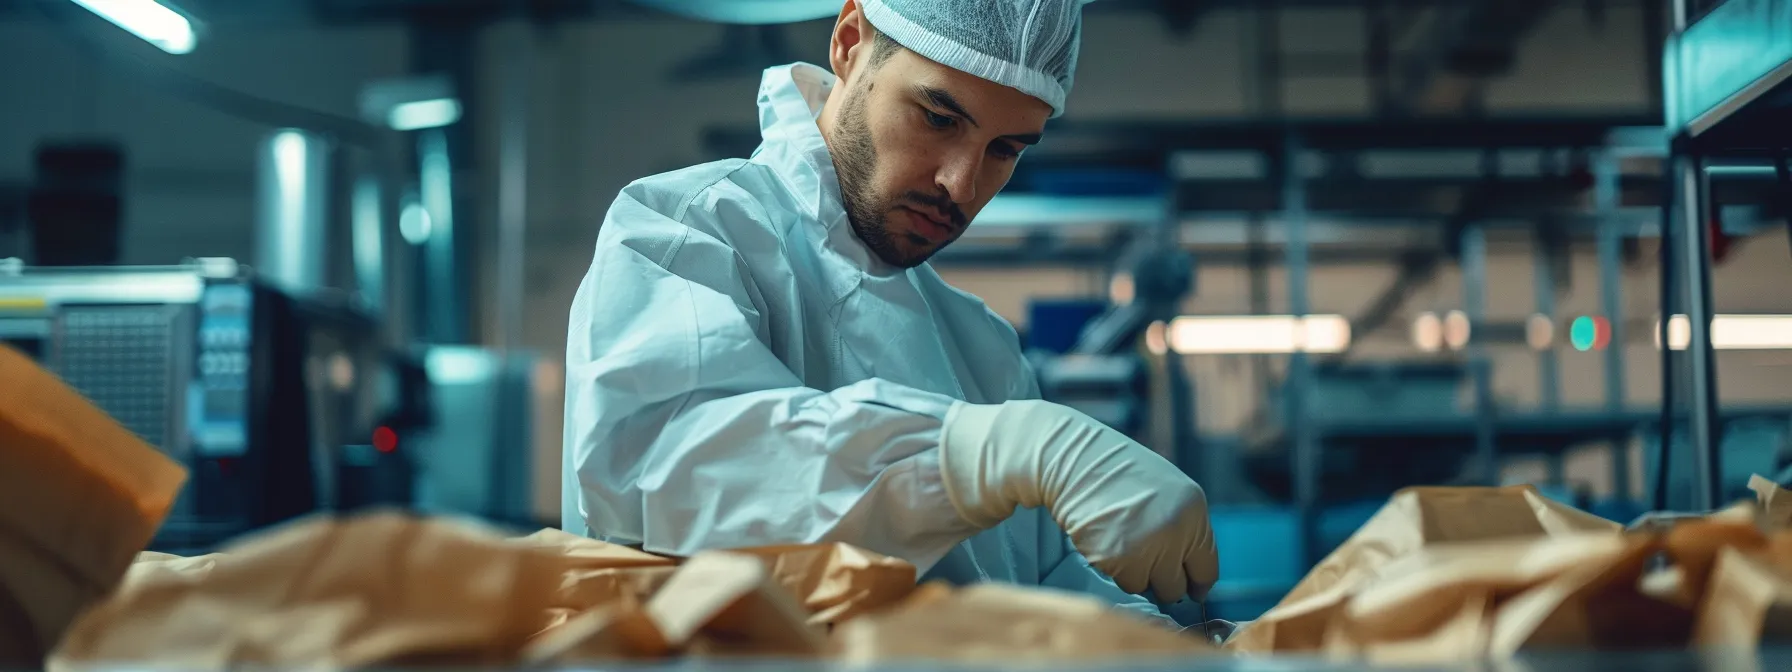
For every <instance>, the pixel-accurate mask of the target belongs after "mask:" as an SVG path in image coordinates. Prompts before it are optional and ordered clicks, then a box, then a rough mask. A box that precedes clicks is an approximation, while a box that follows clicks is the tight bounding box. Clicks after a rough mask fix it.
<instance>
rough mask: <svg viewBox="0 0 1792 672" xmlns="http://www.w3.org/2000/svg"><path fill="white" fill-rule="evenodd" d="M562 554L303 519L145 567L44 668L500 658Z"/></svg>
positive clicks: (517, 642) (401, 523) (437, 528)
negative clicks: (202, 555) (207, 556)
mask: <svg viewBox="0 0 1792 672" xmlns="http://www.w3.org/2000/svg"><path fill="white" fill-rule="evenodd" d="M162 562H164V563H166V562H168V561H166V560H164V561H162ZM560 562H562V560H561V559H560V558H557V557H556V556H554V555H552V554H549V553H545V552H541V551H537V550H532V549H524V548H517V547H515V546H512V545H508V544H506V543H505V542H504V540H503V539H502V538H500V537H498V536H497V535H496V534H494V533H493V532H491V531H488V530H486V529H484V528H481V527H476V526H472V525H469V524H465V523H460V522H453V521H446V520H431V519H418V518H412V517H410V516H406V515H401V514H396V513H379V514H372V515H366V516H361V517H356V518H351V519H345V520H334V519H329V518H315V519H309V520H306V521H302V522H298V523H294V524H290V525H288V526H285V527H282V528H278V529H276V530H273V531H271V532H269V533H267V534H263V535H258V536H255V537H252V538H250V539H248V540H245V542H243V543H242V544H240V545H237V546H233V547H230V548H227V549H225V551H224V552H223V553H222V554H221V555H220V556H219V557H218V558H214V559H212V562H211V565H210V567H209V569H206V570H203V571H202V570H198V569H197V568H194V567H187V568H184V569H186V570H188V571H180V570H179V569H176V568H170V567H166V566H163V567H154V566H151V567H146V568H145V571H144V572H143V573H142V574H140V575H138V576H134V577H133V578H132V581H130V582H129V583H128V584H127V585H125V586H123V587H122V588H121V590H120V591H119V592H118V593H116V594H114V595H113V596H112V597H111V598H109V599H107V600H106V601H105V602H102V603H100V604H99V605H97V606H96V607H95V608H93V609H91V610H89V611H88V612H86V613H85V614H83V615H82V616H81V618H80V619H79V620H77V621H76V622H75V624H74V626H73V627H71V628H70V629H69V631H68V634H67V636H66V637H65V638H64V639H63V641H62V643H61V645H60V647H58V649H57V650H56V652H55V653H54V655H53V656H52V658H51V668H52V669H58V668H60V669H68V668H70V667H73V666H78V665H81V664H87V663H105V662H131V663H134V664H154V665H159V666H171V667H192V668H201V669H213V668H220V667H225V666H244V665H271V666H312V667H316V666H323V667H356V666H366V665H374V664H394V665H402V664H423V663H428V662H433V661H453V662H455V663H460V664H489V663H499V662H504V661H506V660H509V659H511V658H512V657H513V656H514V653H515V652H516V651H518V650H519V649H520V648H521V647H522V645H523V644H524V643H525V642H526V641H527V640H528V638H529V637H530V636H532V635H534V634H535V632H536V630H538V629H539V625H540V624H539V621H540V618H541V614H542V613H543V612H544V611H545V608H546V607H547V606H548V603H549V600H550V599H551V598H552V596H553V595H554V594H555V589H556V587H557V584H558V583H559V580H560V574H561V572H560V571H559V568H560V566H559V564H558V563H560Z"/></svg>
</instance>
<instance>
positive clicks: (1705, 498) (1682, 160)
mask: <svg viewBox="0 0 1792 672" xmlns="http://www.w3.org/2000/svg"><path fill="white" fill-rule="evenodd" d="M1674 179H1675V182H1676V184H1677V185H1678V186H1679V189H1680V197H1681V198H1680V203H1679V205H1680V207H1679V208H1678V209H1679V211H1680V216H1681V218H1682V219H1681V221H1680V229H1679V233H1680V238H1681V242H1680V254H1681V256H1682V259H1683V260H1684V264H1685V269H1686V273H1684V274H1683V275H1682V276H1681V277H1682V284H1683V285H1684V287H1685V294H1684V295H1683V296H1684V298H1685V299H1686V321H1687V326H1688V327H1690V329H1689V331H1690V332H1691V336H1692V338H1691V339H1690V341H1689V342H1688V343H1687V348H1686V359H1687V365H1688V366H1687V368H1688V375H1689V376H1690V381H1689V382H1690V384H1689V386H1688V387H1687V391H1688V392H1691V393H1692V396H1691V402H1692V407H1691V408H1690V409H1688V410H1689V413H1688V416H1689V417H1690V422H1689V423H1688V426H1687V430H1688V433H1689V435H1690V438H1691V440H1692V448H1693V459H1694V467H1693V477H1694V478H1695V479H1696V480H1695V481H1694V486H1693V492H1694V495H1695V498H1696V499H1695V500H1694V506H1697V507H1698V508H1699V510H1701V511H1709V510H1712V509H1715V508H1717V501H1718V497H1719V496H1720V495H1721V493H1722V486H1721V484H1720V483H1719V480H1720V478H1721V474H1720V472H1719V468H1720V466H1721V465H1720V464H1719V458H1720V456H1719V455H1718V453H1717V439H1718V436H1717V432H1718V429H1719V428H1718V426H1717V417H1716V416H1717V412H1716V407H1717V389H1716V380H1717V369H1716V368H1715V366H1714V362H1713V361H1712V359H1713V357H1712V351H1711V315H1712V311H1711V293H1710V277H1711V258H1710V256H1709V255H1708V254H1707V253H1706V250H1708V249H1710V248H1709V241H1708V240H1707V238H1708V236H1707V235H1706V234H1707V232H1706V226H1705V196H1706V194H1705V174H1704V167H1703V161H1701V159H1700V157H1699V156H1698V155H1695V154H1686V155H1680V156H1678V157H1676V159H1675V161H1674Z"/></svg>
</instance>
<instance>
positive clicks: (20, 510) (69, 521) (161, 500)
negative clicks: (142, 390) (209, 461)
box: [0, 345, 186, 667]
mask: <svg viewBox="0 0 1792 672" xmlns="http://www.w3.org/2000/svg"><path fill="white" fill-rule="evenodd" d="M0 381H3V382H0V631H3V632H4V633H5V634H0V667H7V666H25V667H36V666H38V665H40V664H41V663H42V661H43V657H44V654H45V653H46V652H47V651H49V649H50V648H51V647H53V646H54V645H55V643H56V642H57V641H58V640H59V639H60V638H61V637H62V635H63V631H64V630H65V629H66V628H67V627H68V625H69V623H70V622H71V621H73V620H74V618H75V616H76V614H77V613H79V612H80V610H81V609H83V608H85V607H86V606H88V605H89V604H92V603H93V602H95V601H97V600H98V599H100V598H101V597H102V596H104V595H105V594H106V593H107V592H109V591H111V590H112V589H113V587H114V586H116V585H117V583H118V581H119V579H120V578H121V577H122V576H124V573H125V570H126V568H127V567H129V566H130V564H131V559H132V558H133V557H134V556H135V555H136V554H137V552H138V551H141V550H143V547H144V546H145V545H147V544H148V543H149V540H150V538H151V537H152V536H154V534H155V530H156V528H157V527H158V526H160V525H161V523H162V519H163V518H164V517H165V516H166V515H167V514H168V509H169V507H171V506H172V505H173V503H174V498H175V496H176V494H178V493H179V491H180V488H181V485H182V483H184V482H185V480H186V470H185V469H183V468H182V467H180V466H179V465H177V464H175V463H174V462H172V461H170V460H168V459H167V458H165V457H163V456H162V455H161V453H159V452H157V451H156V450H155V448H152V447H150V446H149V445H148V444H146V443H144V442H143V441H142V440H141V439H139V438H137V436H136V435H134V434H132V433H131V432H130V431H129V430H126V429H125V428H124V427H122V426H120V425H119V424H118V423H117V422H115V421H114V420H113V419H112V418H110V417H108V416H107V415H106V414H105V413H104V412H103V411H101V410H100V409H99V408H97V407H95V406H94V405H93V404H92V403H91V402H89V401H88V400H87V399H85V398H83V397H82V396H81V395H80V394H79V393H77V392H75V391H74V390H73V389H70V388H69V387H68V386H67V385H65V384H63V382H62V381H60V380H58V379H57V378H56V377H55V376H53V375H51V374H50V373H48V372H46V371H44V370H43V369H42V368H40V367H39V366H37V365H36V364H35V363H33V362H32V361H31V360H30V359H28V358H26V357H25V356H24V355H23V354H20V353H19V352H18V351H16V350H13V349H11V348H9V347H6V346H3V345H0Z"/></svg>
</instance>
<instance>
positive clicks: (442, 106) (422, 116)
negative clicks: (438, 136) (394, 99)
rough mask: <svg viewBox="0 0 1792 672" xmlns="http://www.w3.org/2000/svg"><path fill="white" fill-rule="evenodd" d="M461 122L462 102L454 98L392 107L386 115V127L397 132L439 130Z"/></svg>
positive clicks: (414, 102)
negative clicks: (426, 129)
mask: <svg viewBox="0 0 1792 672" xmlns="http://www.w3.org/2000/svg"><path fill="white" fill-rule="evenodd" d="M456 121H460V101H458V100H455V99H453V98H432V99H430V100H418V101H413V102H408V103H400V104H398V105H394V106H393V107H392V111H391V112H388V113H387V114H386V125H388V126H391V127H392V130H395V131H417V130H422V129H425V128H439V127H442V126H447V125H449V124H452V123H454V122H456Z"/></svg>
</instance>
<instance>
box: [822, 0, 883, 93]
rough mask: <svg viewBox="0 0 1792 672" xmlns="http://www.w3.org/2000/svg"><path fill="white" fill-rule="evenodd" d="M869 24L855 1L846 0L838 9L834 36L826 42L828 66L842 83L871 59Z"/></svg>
mask: <svg viewBox="0 0 1792 672" xmlns="http://www.w3.org/2000/svg"><path fill="white" fill-rule="evenodd" d="M871 30H872V29H871V22H869V21H866V20H865V13H864V12H862V11H860V10H859V3H858V1H857V0H846V4H844V5H841V7H840V18H839V20H837V21H835V22H834V35H833V37H832V38H831V39H830V40H829V41H828V65H829V66H831V67H832V68H833V69H834V76H835V77H838V78H840V80H841V81H842V82H844V81H846V80H847V78H849V77H851V76H852V74H853V71H854V70H855V69H857V68H858V67H859V66H861V65H863V64H864V63H865V62H866V60H867V59H869V58H870V57H871Z"/></svg>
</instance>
